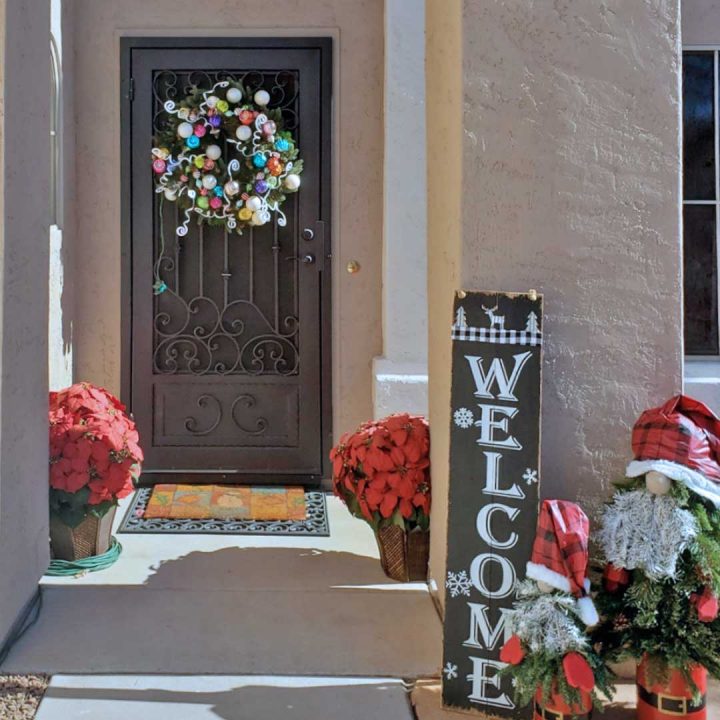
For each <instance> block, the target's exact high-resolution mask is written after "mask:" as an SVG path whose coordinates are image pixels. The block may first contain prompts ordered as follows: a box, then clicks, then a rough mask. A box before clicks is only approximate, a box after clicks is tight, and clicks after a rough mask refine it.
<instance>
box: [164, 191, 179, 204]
mask: <svg viewBox="0 0 720 720" xmlns="http://www.w3.org/2000/svg"><path fill="white" fill-rule="evenodd" d="M164 194H165V199H166V200H169V201H170V202H174V201H175V200H177V192H176V191H175V190H173V188H165V191H164Z"/></svg>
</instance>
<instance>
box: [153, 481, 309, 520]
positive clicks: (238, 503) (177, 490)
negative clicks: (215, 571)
mask: <svg viewBox="0 0 720 720" xmlns="http://www.w3.org/2000/svg"><path fill="white" fill-rule="evenodd" d="M143 517H145V518H148V519H150V518H164V519H167V520H304V519H305V491H304V490H303V489H302V488H301V487H249V486H247V485H245V486H239V485H175V484H171V485H156V486H155V487H154V488H153V489H152V494H151V495H150V500H148V504H147V507H146V508H145V512H144V513H143Z"/></svg>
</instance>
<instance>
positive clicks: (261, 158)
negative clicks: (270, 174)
mask: <svg viewBox="0 0 720 720" xmlns="http://www.w3.org/2000/svg"><path fill="white" fill-rule="evenodd" d="M265 163H267V158H266V157H265V155H263V153H255V154H254V155H253V165H254V166H255V167H256V168H262V167H265Z"/></svg>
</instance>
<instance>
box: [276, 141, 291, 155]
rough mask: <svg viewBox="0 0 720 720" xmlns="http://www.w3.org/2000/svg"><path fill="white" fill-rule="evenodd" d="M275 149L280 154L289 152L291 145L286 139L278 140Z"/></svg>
mask: <svg viewBox="0 0 720 720" xmlns="http://www.w3.org/2000/svg"><path fill="white" fill-rule="evenodd" d="M275 149H276V150H277V151H278V152H287V151H288V150H289V149H290V143H289V142H288V141H287V140H286V139H285V138H278V139H277V140H276V141H275Z"/></svg>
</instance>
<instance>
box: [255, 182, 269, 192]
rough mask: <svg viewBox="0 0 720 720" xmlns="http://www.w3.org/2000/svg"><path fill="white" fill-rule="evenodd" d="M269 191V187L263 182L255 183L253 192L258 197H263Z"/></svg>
mask: <svg viewBox="0 0 720 720" xmlns="http://www.w3.org/2000/svg"><path fill="white" fill-rule="evenodd" d="M269 189H270V186H269V185H268V184H267V182H266V181H265V180H257V181H256V182H255V192H256V193H258V194H259V195H264V194H265V193H266V192H267V191H268V190H269Z"/></svg>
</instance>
